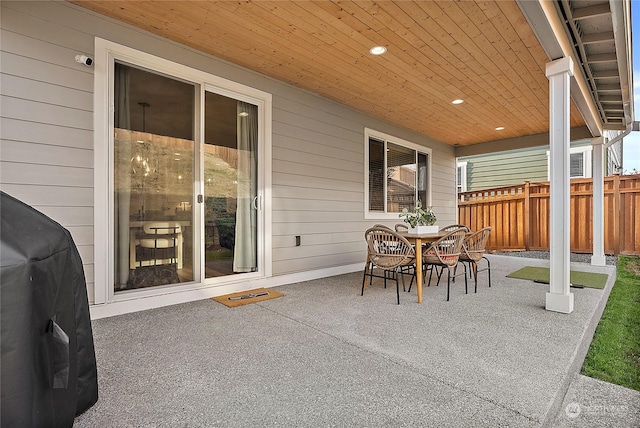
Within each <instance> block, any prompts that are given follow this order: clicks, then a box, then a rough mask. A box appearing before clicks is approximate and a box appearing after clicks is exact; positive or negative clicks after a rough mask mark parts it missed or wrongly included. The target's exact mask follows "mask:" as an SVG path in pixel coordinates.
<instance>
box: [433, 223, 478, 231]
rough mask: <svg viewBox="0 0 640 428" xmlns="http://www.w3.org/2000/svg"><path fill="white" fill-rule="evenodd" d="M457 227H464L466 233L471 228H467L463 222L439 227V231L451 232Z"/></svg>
mask: <svg viewBox="0 0 640 428" xmlns="http://www.w3.org/2000/svg"><path fill="white" fill-rule="evenodd" d="M458 229H464V230H465V231H466V232H467V233H469V232H471V229H469V227H468V226H465V225H464V224H450V225H448V226H445V227H442V228H440V232H451V231H454V230H458Z"/></svg>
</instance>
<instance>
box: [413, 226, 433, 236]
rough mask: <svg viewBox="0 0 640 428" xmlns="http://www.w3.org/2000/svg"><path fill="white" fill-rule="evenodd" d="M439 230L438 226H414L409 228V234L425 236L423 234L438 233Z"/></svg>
mask: <svg viewBox="0 0 640 428" xmlns="http://www.w3.org/2000/svg"><path fill="white" fill-rule="evenodd" d="M439 230H440V229H439V228H438V226H416V227H410V228H409V233H415V234H420V235H422V234H425V233H438V231H439Z"/></svg>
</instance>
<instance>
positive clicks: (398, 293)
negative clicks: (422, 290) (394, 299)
mask: <svg viewBox="0 0 640 428" xmlns="http://www.w3.org/2000/svg"><path fill="white" fill-rule="evenodd" d="M396 269H397V268H396ZM398 275H400V276H401V277H402V289H403V290H404V276H403V275H402V274H401V273H398ZM398 275H396V295H397V296H398V304H400V287H399V286H398Z"/></svg>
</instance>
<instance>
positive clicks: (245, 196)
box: [233, 101, 258, 273]
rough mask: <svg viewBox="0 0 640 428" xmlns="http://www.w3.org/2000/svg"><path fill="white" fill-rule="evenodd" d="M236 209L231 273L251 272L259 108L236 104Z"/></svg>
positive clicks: (253, 255)
mask: <svg viewBox="0 0 640 428" xmlns="http://www.w3.org/2000/svg"><path fill="white" fill-rule="evenodd" d="M237 111H238V119H237V127H238V129H237V131H238V133H237V135H238V207H237V211H236V240H235V248H234V254H233V271H234V272H238V273H240V272H254V271H255V270H256V268H257V262H256V234H257V225H256V218H257V212H256V209H255V208H254V203H255V201H254V198H255V197H256V194H257V193H256V186H257V175H256V172H257V167H258V163H257V151H258V107H257V106H254V105H252V104H248V103H245V102H242V101H238V108H237Z"/></svg>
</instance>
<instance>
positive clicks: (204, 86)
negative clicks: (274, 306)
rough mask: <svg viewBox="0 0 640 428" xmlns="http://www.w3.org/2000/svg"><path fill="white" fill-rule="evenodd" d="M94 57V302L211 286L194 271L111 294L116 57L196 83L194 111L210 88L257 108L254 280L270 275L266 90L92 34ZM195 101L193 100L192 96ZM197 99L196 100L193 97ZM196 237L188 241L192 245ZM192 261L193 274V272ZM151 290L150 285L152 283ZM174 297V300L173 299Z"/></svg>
mask: <svg viewBox="0 0 640 428" xmlns="http://www.w3.org/2000/svg"><path fill="white" fill-rule="evenodd" d="M94 52H95V61H94V68H95V71H94V280H95V284H94V288H95V296H94V303H95V304H103V303H110V302H115V301H123V300H131V299H137V298H141V297H152V296H159V295H162V294H166V295H167V296H171V295H172V294H173V295H175V293H177V292H180V291H185V292H188V291H197V290H199V289H202V287H203V286H212V285H217V284H210V283H208V282H207V283H205V282H202V283H201V282H198V279H199V278H198V274H197V273H196V277H195V280H196V281H195V282H191V283H186V284H184V285H175V286H172V287H168V288H163V289H158V290H154V289H140V290H135V291H133V292H127V293H118V294H115V292H114V289H113V284H114V269H113V267H114V257H115V255H114V233H113V231H114V224H113V217H114V216H113V212H114V207H113V201H112V194H113V145H114V141H113V132H111V130H112V129H113V112H114V104H113V98H112V96H113V95H112V94H113V84H114V83H113V68H114V63H115V61H116V60H120V61H123V62H125V63H127V64H131V65H134V66H138V67H142V68H145V69H148V70H150V71H153V72H157V73H160V74H165V75H167V76H170V77H172V78H177V79H182V80H184V81H187V82H189V83H193V84H195V85H198V86H199V88H200V94H199V96H198V97H199V98H200V102H199V106H198V107H197V111H200V110H201V109H203V108H204V107H203V104H204V97H203V96H202V94H204V91H205V90H209V91H212V90H213V91H215V92H216V93H220V94H228V95H229V96H232V97H235V98H236V99H240V100H242V101H246V102H250V103H252V104H254V105H257V106H258V111H259V114H260V116H259V118H258V121H259V137H258V138H259V143H258V144H259V148H260V150H261V151H262V154H261V156H260V157H259V158H260V161H259V165H258V170H259V172H260V173H259V179H258V180H259V192H260V197H259V206H260V208H261V209H262V211H263V217H262V223H261V224H260V226H261V228H262V229H261V230H263V231H264V233H263V234H259V236H258V246H259V250H258V252H259V266H262V269H260V270H259V272H258V273H257V274H256V275H255V276H256V277H257V278H264V277H271V276H272V254H271V251H270V249H271V247H272V226H271V223H272V221H271V219H272V213H271V210H272V208H271V189H272V185H271V175H272V174H271V169H272V148H271V134H272V96H271V94H269V93H266V92H263V91H260V90H258V89H254V88H251V87H249V86H245V85H242V84H239V83H236V82H233V81H230V80H227V79H223V78H221V77H218V76H215V75H212V74H210V73H206V72H204V71H200V70H197V69H194V68H191V67H188V66H186V65H183V64H179V63H176V62H173V61H170V60H167V59H164V58H160V57H157V56H154V55H151V54H148V53H146V52H142V51H139V50H136V49H132V48H129V47H127V46H123V45H120V44H117V43H114V42H110V41H108V40H104V39H101V38H98V37H96V38H95V51H94ZM196 100H198V98H196ZM196 103H198V101H196ZM203 135H204V123H200V129H196V132H195V142H196V147H198V146H200V145H201V139H202V136H203ZM200 168H202V166H201V165H196V169H195V173H196V174H197V176H196V184H195V185H196V186H199V188H200V190H199V193H200V194H204V192H203V186H204V183H202V182H199V177H200ZM194 220H195V222H196V224H194V236H201V231H200V230H199V224H200V222H201V215H200V213H199V211H197V212H196V215H195V217H194ZM198 242H199V241H194V244H196V243H198ZM195 265H196V263H194V273H195ZM227 278H228V281H226V282H228V283H233V282H238V281H246V278H247V276H245V274H243V275H242V278H240V279H238V278H236V277H235V276H230V277H227ZM152 288H153V287H152ZM177 301H179V298H178V297H176V298H174V303H175V302H177Z"/></svg>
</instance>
